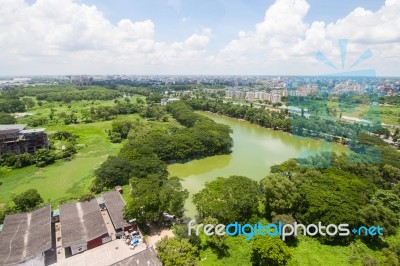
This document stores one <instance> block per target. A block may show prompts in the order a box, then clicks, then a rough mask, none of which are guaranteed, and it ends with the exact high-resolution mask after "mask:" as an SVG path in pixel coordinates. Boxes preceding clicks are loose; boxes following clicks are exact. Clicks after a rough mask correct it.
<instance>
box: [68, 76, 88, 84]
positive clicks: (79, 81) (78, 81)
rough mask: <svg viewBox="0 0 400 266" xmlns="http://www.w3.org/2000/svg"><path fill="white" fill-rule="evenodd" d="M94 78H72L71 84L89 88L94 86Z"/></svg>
mask: <svg viewBox="0 0 400 266" xmlns="http://www.w3.org/2000/svg"><path fill="white" fill-rule="evenodd" d="M92 81H93V78H92V77H88V76H84V75H83V76H71V77H70V79H69V82H70V83H71V84H75V85H78V86H89V85H91V84H92Z"/></svg>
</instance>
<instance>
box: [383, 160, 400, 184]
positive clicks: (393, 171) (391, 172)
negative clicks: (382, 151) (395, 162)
mask: <svg viewBox="0 0 400 266" xmlns="http://www.w3.org/2000/svg"><path fill="white" fill-rule="evenodd" d="M383 178H384V179H385V181H386V182H388V183H389V184H396V183H397V182H399V181H400V169H399V168H396V167H394V166H392V165H388V164H386V165H385V166H383Z"/></svg>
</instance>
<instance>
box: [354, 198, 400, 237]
mask: <svg viewBox="0 0 400 266" xmlns="http://www.w3.org/2000/svg"><path fill="white" fill-rule="evenodd" d="M359 213H360V216H361V222H362V224H363V225H365V226H372V225H380V226H381V227H382V228H384V232H383V233H384V235H385V236H388V235H394V234H396V232H397V226H398V225H399V222H398V219H397V217H396V214H395V213H394V212H393V211H391V210H390V209H389V208H387V207H384V206H382V205H380V204H378V205H372V204H368V205H367V206H365V207H364V208H362V209H361V210H360V212H359ZM368 239H372V238H368Z"/></svg>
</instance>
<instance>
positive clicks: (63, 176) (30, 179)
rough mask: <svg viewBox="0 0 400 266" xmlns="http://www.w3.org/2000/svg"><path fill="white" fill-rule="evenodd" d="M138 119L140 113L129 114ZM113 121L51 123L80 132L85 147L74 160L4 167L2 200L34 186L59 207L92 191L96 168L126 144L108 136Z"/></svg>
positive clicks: (54, 128) (1, 171)
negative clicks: (68, 123) (115, 142)
mask: <svg viewBox="0 0 400 266" xmlns="http://www.w3.org/2000/svg"><path fill="white" fill-rule="evenodd" d="M124 117H126V118H128V117H129V118H132V119H136V118H138V117H139V116H138V115H136V114H135V115H126V116H124ZM111 123H112V121H104V122H95V123H90V124H76V125H75V124H74V125H58V126H49V127H47V128H46V130H47V132H52V131H57V130H66V131H70V132H72V133H75V134H77V135H79V138H78V140H77V142H78V144H83V145H82V146H83V148H82V149H80V150H78V153H77V154H76V155H75V157H74V158H73V159H72V160H71V161H63V160H59V161H57V162H56V163H55V164H53V165H50V166H47V167H45V168H38V167H36V166H29V167H25V168H22V169H12V170H11V169H5V168H0V182H1V183H2V185H1V186H0V192H1V193H0V203H6V202H9V201H11V200H12V198H13V196H14V195H16V194H19V193H21V192H24V191H25V190H27V189H30V188H34V189H37V190H38V191H39V193H40V194H41V196H42V198H43V199H44V200H45V201H49V200H50V201H52V203H53V205H55V207H56V206H57V205H58V204H57V203H58V202H59V201H60V200H62V199H65V198H70V197H77V196H79V195H82V194H84V193H87V192H89V186H90V184H91V181H92V180H93V171H94V170H95V169H96V168H97V167H98V166H99V165H100V164H101V163H102V162H104V161H105V160H106V159H107V157H108V156H109V155H116V154H117V153H118V151H119V150H120V148H121V146H122V144H113V143H111V142H110V141H109V140H108V137H107V134H106V132H105V130H108V129H110V128H111Z"/></svg>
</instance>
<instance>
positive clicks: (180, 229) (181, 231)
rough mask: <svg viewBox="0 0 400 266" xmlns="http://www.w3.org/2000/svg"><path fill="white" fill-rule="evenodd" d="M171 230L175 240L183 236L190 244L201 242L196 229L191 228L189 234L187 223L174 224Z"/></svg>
mask: <svg viewBox="0 0 400 266" xmlns="http://www.w3.org/2000/svg"><path fill="white" fill-rule="evenodd" d="M172 230H173V232H174V236H175V238H176V239H177V240H181V239H183V238H186V239H188V240H189V242H190V244H192V245H194V246H200V244H201V239H200V236H198V235H197V234H196V230H195V229H193V228H192V230H191V233H190V235H189V229H188V224H187V223H182V224H175V225H174V226H173V227H172Z"/></svg>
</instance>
